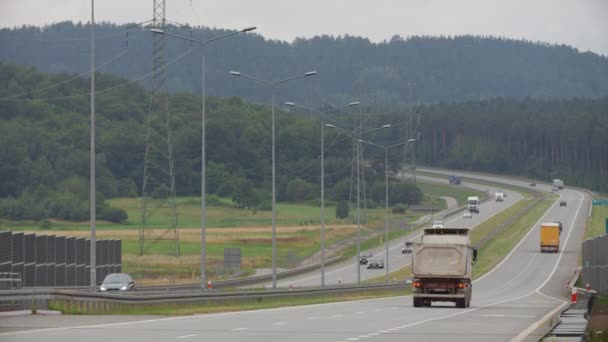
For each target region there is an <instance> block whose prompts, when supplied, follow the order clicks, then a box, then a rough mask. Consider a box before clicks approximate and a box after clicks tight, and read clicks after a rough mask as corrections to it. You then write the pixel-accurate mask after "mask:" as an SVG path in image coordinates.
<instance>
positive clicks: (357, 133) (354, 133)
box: [325, 124, 391, 284]
mask: <svg viewBox="0 0 608 342" xmlns="http://www.w3.org/2000/svg"><path fill="white" fill-rule="evenodd" d="M325 126H326V127H329V128H334V129H337V130H340V131H343V132H346V133H349V134H350V135H352V136H353V137H354V138H355V139H357V263H356V265H357V284H360V283H361V266H360V265H359V260H361V202H360V194H361V190H360V184H359V169H360V159H361V147H360V145H361V143H360V142H359V141H360V140H361V135H363V133H368V132H372V131H376V130H379V129H383V128H389V127H391V125H390V124H388V125H383V126H380V127H378V128H373V129H370V130H367V131H365V132H362V131H361V130H360V129H359V130H355V131H351V130H349V129H345V128H341V127H338V126H335V125H332V124H325ZM359 128H361V127H360V126H359Z"/></svg>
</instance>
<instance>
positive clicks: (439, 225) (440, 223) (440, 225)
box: [431, 221, 444, 228]
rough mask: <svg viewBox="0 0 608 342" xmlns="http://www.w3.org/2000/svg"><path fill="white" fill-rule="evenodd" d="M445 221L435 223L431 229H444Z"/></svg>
mask: <svg viewBox="0 0 608 342" xmlns="http://www.w3.org/2000/svg"><path fill="white" fill-rule="evenodd" d="M443 226H444V224H443V221H433V226H432V227H431V228H443Z"/></svg>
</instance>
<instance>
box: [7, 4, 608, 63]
mask: <svg viewBox="0 0 608 342" xmlns="http://www.w3.org/2000/svg"><path fill="white" fill-rule="evenodd" d="M166 2H167V18H168V19H171V20H173V21H177V22H181V23H188V24H190V25H204V26H210V27H218V28H230V29H235V28H242V27H245V26H250V25H255V26H258V31H257V32H258V33H259V34H261V35H263V36H264V37H266V38H271V39H280V40H285V41H290V42H291V41H292V40H293V39H294V38H296V37H307V38H308V37H312V36H315V35H321V34H330V35H344V34H349V35H356V36H363V37H367V38H369V39H371V40H372V41H375V42H377V41H382V40H385V39H387V40H388V39H390V38H391V37H392V36H393V35H395V34H398V35H401V36H404V37H406V36H411V35H435V36H436V35H452V36H453V35H463V34H477V35H492V36H501V37H508V38H516V39H527V40H532V41H543V42H549V43H559V44H567V45H572V46H574V47H576V48H578V49H579V50H581V51H587V50H589V51H593V52H595V53H599V54H602V55H606V56H608V0H375V1H373V0H295V1H293V0H258V1H253V0H166ZM90 3H91V1H90V0H0V27H15V26H20V25H23V24H27V25H45V24H52V23H55V22H58V21H64V20H72V21H83V22H84V21H88V20H89V18H90ZM95 10H96V20H97V21H109V22H115V23H126V22H141V21H145V20H147V19H151V17H152V0H97V1H96V4H95Z"/></svg>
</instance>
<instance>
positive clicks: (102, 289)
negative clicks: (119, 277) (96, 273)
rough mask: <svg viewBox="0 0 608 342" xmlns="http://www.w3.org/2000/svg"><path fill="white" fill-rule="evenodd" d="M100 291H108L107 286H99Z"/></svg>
mask: <svg viewBox="0 0 608 342" xmlns="http://www.w3.org/2000/svg"><path fill="white" fill-rule="evenodd" d="M99 291H107V289H106V288H105V287H103V286H100V287H99Z"/></svg>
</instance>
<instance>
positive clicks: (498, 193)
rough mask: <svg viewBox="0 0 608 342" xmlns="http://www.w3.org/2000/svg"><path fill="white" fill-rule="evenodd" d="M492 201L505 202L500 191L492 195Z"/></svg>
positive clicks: (503, 194)
mask: <svg viewBox="0 0 608 342" xmlns="http://www.w3.org/2000/svg"><path fill="white" fill-rule="evenodd" d="M494 199H495V200H496V202H503V201H504V200H505V193H504V192H501V191H499V192H497V193H496V194H494Z"/></svg>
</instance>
